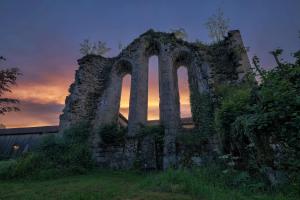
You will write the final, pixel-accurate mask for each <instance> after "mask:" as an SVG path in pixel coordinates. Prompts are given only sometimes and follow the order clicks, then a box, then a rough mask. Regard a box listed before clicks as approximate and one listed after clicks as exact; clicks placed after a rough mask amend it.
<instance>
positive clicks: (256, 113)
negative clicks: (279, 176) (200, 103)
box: [215, 52, 300, 184]
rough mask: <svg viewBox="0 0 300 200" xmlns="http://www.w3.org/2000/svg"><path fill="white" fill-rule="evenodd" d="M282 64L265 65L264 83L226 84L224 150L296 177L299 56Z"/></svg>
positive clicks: (243, 161)
mask: <svg viewBox="0 0 300 200" xmlns="http://www.w3.org/2000/svg"><path fill="white" fill-rule="evenodd" d="M275 53H277V54H276V56H278V52H275ZM279 53H280V52H279ZM295 56H296V57H297V53H296V54H295ZM278 64H280V65H278V66H277V67H275V68H274V69H273V70H270V71H263V70H261V72H260V73H262V75H263V77H262V78H263V79H262V82H261V84H259V85H256V86H253V85H244V86H239V87H225V88H223V90H222V91H223V94H221V96H222V99H221V101H220V102H221V103H220V107H219V109H218V111H217V112H216V120H215V121H216V125H217V128H218V132H219V133H220V136H221V137H220V138H222V144H223V150H224V152H225V153H226V154H230V155H231V156H232V157H234V158H236V160H235V164H237V167H239V168H243V169H247V170H248V171H250V172H251V173H257V172H260V173H261V172H263V173H264V174H266V175H267V176H270V173H269V172H270V171H272V172H274V171H285V172H287V173H288V174H289V176H290V177H291V178H297V176H298V175H297V173H298V172H299V170H300V159H299V158H300V81H299V80H300V65H299V58H298V59H297V61H296V63H295V64H290V63H286V64H282V63H278ZM268 171H269V172H268ZM272 176H275V175H274V174H273V175H272ZM268 178H269V179H270V177H268ZM271 182H272V181H271ZM272 184H273V183H272Z"/></svg>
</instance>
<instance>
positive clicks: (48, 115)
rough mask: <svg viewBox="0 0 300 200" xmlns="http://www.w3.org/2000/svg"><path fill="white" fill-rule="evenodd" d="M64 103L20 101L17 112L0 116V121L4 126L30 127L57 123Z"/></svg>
mask: <svg viewBox="0 0 300 200" xmlns="http://www.w3.org/2000/svg"><path fill="white" fill-rule="evenodd" d="M63 107H64V105H63V104H59V103H56V102H52V103H50V102H48V103H46V104H43V103H37V102H31V101H22V102H21V103H20V109H21V111H19V112H10V113H7V114H6V115H4V116H0V123H2V124H5V126H6V127H8V128H12V127H30V126H47V125H58V117H59V115H60V113H61V111H62V109H63Z"/></svg>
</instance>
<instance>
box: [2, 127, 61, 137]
mask: <svg viewBox="0 0 300 200" xmlns="http://www.w3.org/2000/svg"><path fill="white" fill-rule="evenodd" d="M58 131H59V126H40V127H28V128H7V129H0V136H1V135H26V134H43V133H57V132H58Z"/></svg>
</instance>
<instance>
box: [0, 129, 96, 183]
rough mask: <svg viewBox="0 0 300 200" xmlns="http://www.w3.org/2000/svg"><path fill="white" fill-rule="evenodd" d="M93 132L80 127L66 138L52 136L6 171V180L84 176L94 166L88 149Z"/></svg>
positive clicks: (65, 135) (0, 173)
mask: <svg viewBox="0 0 300 200" xmlns="http://www.w3.org/2000/svg"><path fill="white" fill-rule="evenodd" d="M88 136H89V129H88V126H87V125H85V124H79V125H76V126H73V127H72V128H70V129H68V130H66V131H65V132H64V133H63V134H62V135H57V136H53V135H52V136H49V137H47V138H45V139H44V140H43V141H42V142H41V144H40V145H39V146H38V147H37V148H36V149H35V150H34V151H32V152H29V153H27V154H25V155H22V156H21V157H19V158H17V159H16V160H15V162H14V163H12V164H11V165H9V167H8V168H6V169H5V170H1V169H0V177H2V178H19V177H52V176H58V175H63V174H74V173H83V172H85V171H86V169H89V168H91V167H92V166H93V162H92V160H91V153H90V148H89V145H88Z"/></svg>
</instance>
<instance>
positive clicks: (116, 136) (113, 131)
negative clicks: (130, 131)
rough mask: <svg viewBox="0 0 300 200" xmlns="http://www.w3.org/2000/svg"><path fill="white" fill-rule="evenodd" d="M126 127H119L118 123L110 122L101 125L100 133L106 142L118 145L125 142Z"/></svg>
mask: <svg viewBox="0 0 300 200" xmlns="http://www.w3.org/2000/svg"><path fill="white" fill-rule="evenodd" d="M126 132H127V130H126V128H123V127H119V126H118V125H117V124H109V125H104V126H102V127H100V129H99V131H98V134H99V136H100V137H101V139H102V141H103V142H104V143H105V144H110V145H113V144H114V145H116V144H124V142H125V134H126Z"/></svg>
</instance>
